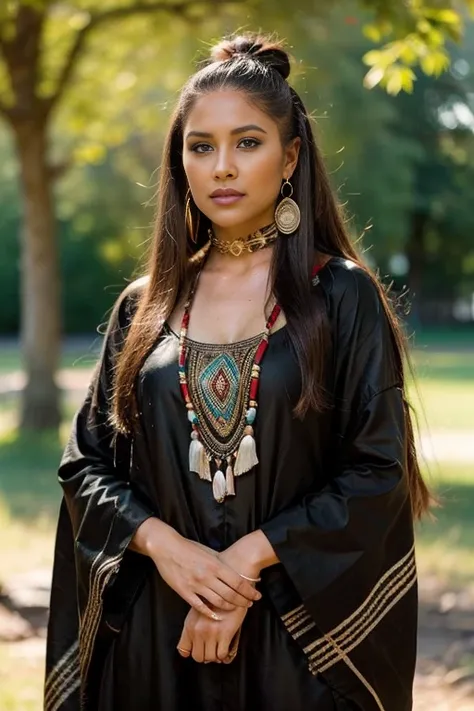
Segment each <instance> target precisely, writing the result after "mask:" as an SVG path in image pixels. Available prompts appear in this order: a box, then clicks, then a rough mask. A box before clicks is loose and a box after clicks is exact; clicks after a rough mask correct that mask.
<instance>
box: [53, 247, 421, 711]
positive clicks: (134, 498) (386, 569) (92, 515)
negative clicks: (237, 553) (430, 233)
mask: <svg viewBox="0 0 474 711" xmlns="http://www.w3.org/2000/svg"><path fill="white" fill-rule="evenodd" d="M317 281H318V283H317V284H316V285H315V286H314V293H315V295H316V294H318V303H324V304H325V308H326V309H327V316H328V319H329V323H330V328H331V333H332V339H333V348H332V351H331V354H329V357H328V363H329V367H328V374H327V383H326V386H327V388H328V391H329V392H330V393H331V394H332V397H333V402H334V403H335V407H334V408H333V409H332V410H328V411H326V412H325V413H324V414H318V413H316V412H314V411H309V412H308V413H307V415H306V416H305V418H304V419H303V420H300V419H296V418H295V417H294V416H293V407H294V405H295V404H296V402H297V400H298V397H299V393H300V390H301V377H300V371H299V367H298V363H297V360H296V357H295V355H294V353H293V351H292V348H291V346H290V343H289V339H288V333H287V328H286V327H283V328H282V329H280V330H278V331H276V332H274V333H273V334H271V336H270V339H269V347H268V350H267V353H266V355H265V358H264V360H263V362H262V370H261V376H260V387H259V413H258V417H257V420H256V424H255V438H256V442H257V452H258V456H259V460H260V461H259V464H258V465H257V466H256V467H255V468H254V469H253V470H252V471H251V472H249V473H247V474H244V475H243V476H241V477H239V478H238V479H236V496H235V497H229V498H227V499H226V500H225V502H224V503H222V504H219V503H217V502H215V501H214V499H213V496H212V487H211V485H210V484H209V483H208V482H205V481H202V480H200V479H199V477H198V476H197V475H196V474H194V473H190V472H189V470H188V448H189V434H190V425H189V422H188V420H187V417H186V410H185V406H184V403H183V401H182V397H181V393H180V390H179V380H178V373H177V346H178V339H177V337H176V335H175V334H173V333H172V332H170V331H169V329H168V330H165V331H164V332H163V333H162V335H161V336H160V338H159V340H158V342H157V344H156V347H155V348H154V349H153V351H152V352H151V353H150V354H149V357H148V358H147V360H146V362H145V363H144V366H143V368H142V370H141V372H140V376H139V379H138V383H137V388H138V401H139V410H140V425H139V428H138V430H137V432H136V433H135V435H134V437H133V441H131V440H130V439H129V438H125V437H122V436H119V437H116V438H114V437H113V432H112V430H111V428H110V426H109V425H108V420H107V415H108V411H109V406H110V393H111V382H112V373H113V367H114V363H115V361H116V358H117V354H118V353H119V351H120V349H121V347H122V346H123V341H124V337H125V334H126V330H127V326H128V324H129V323H130V319H131V317H132V314H133V310H134V308H135V304H136V296H137V294H139V293H140V290H141V289H142V288H143V284H142V283H135V284H134V285H131V286H130V287H129V288H128V289H126V290H125V292H124V293H123V294H122V296H121V297H120V298H119V299H118V301H117V303H116V305H115V308H114V310H113V313H112V315H111V318H110V321H109V326H108V330H107V334H106V338H105V340H104V346H103V350H102V355H101V358H100V361H99V363H98V366H97V369H96V371H95V375H94V377H93V379H92V382H91V385H90V388H89V391H88V394H87V397H86V399H85V402H84V404H83V406H82V408H81V409H80V410H79V412H78V413H77V415H76V417H75V420H74V424H73V428H72V432H71V436H70V439H69V442H68V444H67V447H66V450H65V452H64V455H63V459H62V461H61V465H60V469H59V480H60V483H61V485H62V487H63V491H64V497H63V502H62V505H61V511H60V517H59V524H58V534H57V541H56V551H55V564H54V573H53V587H52V595H51V614H50V622H49V630H48V647H47V662H46V684H45V711H79V709H81V711H112V710H113V711H125V710H127V711H134V710H135V709H136V710H137V711H148V710H149V711H151V709H153V710H154V711H155V710H156V711H188V710H189V711H218V710H219V711H224V710H225V711H244V709H245V711H251V710H252V709H255V710H257V709H258V710H259V711H303V708H304V709H315V710H317V711H335V710H336V709H337V711H342V710H348V709H364V711H365V710H367V711H383V710H385V711H409V709H411V708H412V683H413V675H414V666H415V656H416V622H417V588H416V570H415V559H414V550H413V525H412V515H411V506H410V496H409V490H408V483H407V472H406V449H407V438H406V432H405V415H404V405H403V398H402V391H401V388H400V385H401V383H400V382H399V379H398V378H399V376H398V374H397V373H398V371H397V368H396V353H395V348H394V344H393V336H392V334H391V331H390V327H389V324H388V321H387V317H386V315H385V313H384V310H383V307H382V305H381V301H380V298H379V296H378V292H377V290H376V287H375V286H374V284H373V282H372V280H371V278H370V277H369V276H368V275H367V274H366V273H365V272H364V271H363V270H361V269H360V268H358V267H356V266H355V265H354V264H352V263H350V262H347V261H345V260H343V259H340V258H333V259H332V260H331V261H330V262H329V263H328V264H327V265H326V266H325V267H324V268H323V270H322V271H321V272H320V275H319V280H317ZM318 290H321V291H318ZM321 296H322V299H323V301H322V302H321ZM150 516H158V517H159V518H160V519H162V520H163V521H165V522H166V523H168V524H170V525H171V526H173V527H174V528H175V529H176V530H177V531H179V533H181V534H182V535H183V536H185V537H187V538H190V539H192V540H197V541H200V542H202V543H204V544H206V545H207V546H210V547H212V548H214V549H216V550H223V549H225V548H226V547H228V546H229V545H230V544H231V543H233V542H234V541H236V540H238V539H239V538H241V537H242V536H244V535H246V534H247V533H249V532H251V531H254V530H256V529H259V528H260V529H262V530H263V532H264V533H265V534H266V536H267V537H268V538H269V540H270V542H271V544H272V546H273V548H274V549H275V552H276V554H277V556H278V558H279V560H280V563H279V564H278V565H275V566H272V567H271V568H268V569H266V570H264V571H262V578H263V579H262V582H261V584H260V589H261V591H262V593H263V599H262V600H261V601H260V602H259V603H256V604H254V606H253V607H252V608H251V609H250V610H249V613H248V615H247V617H246V619H245V621H244V624H243V628H242V636H241V640H240V645H239V652H238V655H237V657H236V659H235V661H234V662H233V663H232V664H230V665H217V664H207V665H205V664H197V663H196V662H194V661H193V660H192V659H188V660H185V659H182V658H181V657H180V656H179V655H178V653H177V651H176V644H177V642H178V639H179V637H180V634H181V630H182V627H183V622H184V619H185V616H186V614H187V612H188V607H187V605H186V603H185V602H184V601H183V600H182V599H181V598H180V597H179V596H178V595H177V594H176V593H175V592H174V591H173V590H171V588H169V587H168V586H167V584H166V583H165V582H164V581H163V580H162V579H161V577H160V575H159V574H158V572H157V570H156V569H155V567H154V565H153V564H152V562H151V560H150V559H148V558H145V557H144V556H141V555H139V554H136V553H133V552H131V551H130V550H128V545H129V543H130V540H131V538H132V537H133V535H134V532H135V531H136V529H137V527H138V526H139V525H140V524H141V523H142V522H143V521H144V520H145V519H147V518H148V517H150Z"/></svg>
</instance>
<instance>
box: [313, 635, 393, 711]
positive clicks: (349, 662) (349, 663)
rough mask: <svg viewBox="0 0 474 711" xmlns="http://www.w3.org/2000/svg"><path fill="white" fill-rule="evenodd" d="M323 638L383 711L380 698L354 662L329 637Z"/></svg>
mask: <svg viewBox="0 0 474 711" xmlns="http://www.w3.org/2000/svg"><path fill="white" fill-rule="evenodd" d="M325 636H326V638H327V639H328V640H329V642H330V643H331V644H333V645H334V647H335V648H336V651H337V653H338V654H339V655H340V657H341V658H342V660H343V661H344V662H345V663H346V664H347V666H348V667H349V669H350V670H351V671H352V672H353V673H354V674H355V675H356V677H357V678H358V679H359V681H361V682H362V684H363V685H364V686H365V688H366V689H367V691H368V692H369V693H370V694H371V695H372V697H373V699H374V701H375V703H376V704H377V706H378V707H379V709H380V711H385V709H384V706H383V704H382V701H381V700H380V697H379V695H378V694H377V692H376V691H375V689H374V687H373V686H372V684H370V682H369V681H368V680H367V679H366V678H365V676H364V675H363V674H362V672H360V671H359V670H358V669H357V667H356V665H355V664H354V662H353V661H352V660H351V659H350V658H349V657H348V656H347V654H346V653H345V652H344V651H343V650H342V649H340V648H339V647H338V645H337V644H336V642H335V641H334V640H333V639H332V638H331V637H329V635H325Z"/></svg>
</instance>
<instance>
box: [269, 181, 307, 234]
mask: <svg viewBox="0 0 474 711" xmlns="http://www.w3.org/2000/svg"><path fill="white" fill-rule="evenodd" d="M286 185H289V186H290V194H289V195H286V196H285V186H286ZM281 194H282V196H283V200H282V201H281V202H280V204H279V205H278V207H277V208H276V210H275V223H276V226H277V227H278V231H279V232H282V233H283V234H284V235H291V234H293V232H296V230H297V229H298V227H299V225H300V222H301V212H300V209H299V207H298V205H297V204H296V202H295V201H294V200H292V198H291V196H292V195H293V186H292V184H291V183H290V181H289V180H288V178H285V182H284V183H283V185H282V186H281Z"/></svg>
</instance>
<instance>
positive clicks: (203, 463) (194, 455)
mask: <svg viewBox="0 0 474 711" xmlns="http://www.w3.org/2000/svg"><path fill="white" fill-rule="evenodd" d="M189 470H190V471H192V472H196V474H199V477H200V478H201V479H205V480H206V481H211V469H210V466H209V460H208V459H207V457H206V451H205V449H204V447H203V445H202V442H201V441H200V440H199V434H198V433H197V432H196V431H194V430H193V432H191V444H190V445H189Z"/></svg>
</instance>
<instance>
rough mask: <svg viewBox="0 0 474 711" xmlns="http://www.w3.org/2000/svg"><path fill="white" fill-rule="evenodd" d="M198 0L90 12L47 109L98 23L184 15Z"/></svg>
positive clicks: (211, 0) (235, 0)
mask: <svg viewBox="0 0 474 711" xmlns="http://www.w3.org/2000/svg"><path fill="white" fill-rule="evenodd" d="M198 2H199V0H185V1H184V2H166V0H164V1H163V0H161V1H160V2H149V3H146V2H136V3H134V4H133V5H129V6H127V7H115V8H110V9H109V10H105V11H104V12H92V13H91V14H90V19H89V22H88V23H87V25H85V26H84V27H83V28H82V29H81V30H79V32H78V33H77V35H76V39H75V41H74V44H73V46H72V47H71V49H70V51H69V54H68V55H67V57H66V60H65V62H64V66H63V68H62V71H61V73H60V76H59V79H58V84H57V88H56V91H55V92H54V94H53V95H52V96H51V97H49V98H48V99H47V100H46V103H47V104H48V111H51V109H52V108H53V107H54V106H55V105H56V104H57V103H58V101H59V100H60V99H61V97H62V95H63V93H64V91H65V89H66V87H67V85H68V82H69V80H70V78H71V75H72V73H73V71H74V69H75V67H76V64H77V62H78V59H79V57H80V56H81V53H82V51H83V49H84V45H85V41H86V39H87V36H88V35H89V33H90V32H91V31H92V30H93V29H96V28H97V27H98V26H99V25H103V24H105V23H107V22H110V21H113V20H122V19H124V18H126V17H131V16H132V15H146V14H151V13H155V12H160V11H161V12H169V13H172V14H174V15H186V12H187V10H189V9H190V8H192V7H193V6H194V5H196V4H197V3H198ZM241 2H243V0H223V2H221V3H220V2H219V0H209V1H208V3H207V4H211V5H222V4H226V5H227V4H234V3H237V4H239V3H241Z"/></svg>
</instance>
